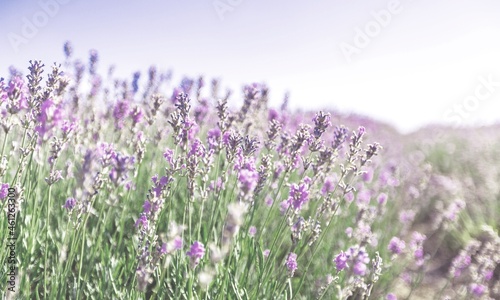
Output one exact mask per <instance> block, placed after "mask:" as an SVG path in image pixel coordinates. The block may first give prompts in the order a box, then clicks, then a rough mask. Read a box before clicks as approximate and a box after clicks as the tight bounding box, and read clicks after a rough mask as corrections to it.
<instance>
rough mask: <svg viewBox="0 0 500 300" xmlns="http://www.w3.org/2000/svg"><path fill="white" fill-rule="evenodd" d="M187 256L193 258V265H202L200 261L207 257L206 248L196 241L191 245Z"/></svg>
mask: <svg viewBox="0 0 500 300" xmlns="http://www.w3.org/2000/svg"><path fill="white" fill-rule="evenodd" d="M186 254H187V256H189V257H190V258H191V263H192V264H193V265H194V266H197V265H198V264H199V263H200V259H201V258H202V257H203V256H204V255H205V246H204V245H203V244H202V243H200V242H198V241H196V242H194V243H193V244H192V245H191V248H190V249H189V251H188V252H186Z"/></svg>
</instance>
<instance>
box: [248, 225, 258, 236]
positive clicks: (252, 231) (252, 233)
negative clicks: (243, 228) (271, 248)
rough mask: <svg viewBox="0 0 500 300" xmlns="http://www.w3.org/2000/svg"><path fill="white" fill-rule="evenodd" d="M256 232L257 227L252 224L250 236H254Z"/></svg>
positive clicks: (249, 231)
mask: <svg viewBox="0 0 500 300" xmlns="http://www.w3.org/2000/svg"><path fill="white" fill-rule="evenodd" d="M255 234H257V228H256V227H255V226H250V228H249V229H248V235H249V236H250V237H254V236H255Z"/></svg>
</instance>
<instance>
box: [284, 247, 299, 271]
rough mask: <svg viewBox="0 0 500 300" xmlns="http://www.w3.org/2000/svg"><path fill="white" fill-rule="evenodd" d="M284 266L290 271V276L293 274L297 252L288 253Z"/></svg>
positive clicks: (295, 268)
mask: <svg viewBox="0 0 500 300" xmlns="http://www.w3.org/2000/svg"><path fill="white" fill-rule="evenodd" d="M286 267H287V269H288V271H289V272H290V274H291V275H290V276H293V274H294V273H295V270H297V254H295V253H293V252H291V253H290V254H288V258H287V259H286Z"/></svg>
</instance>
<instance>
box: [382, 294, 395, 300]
mask: <svg viewBox="0 0 500 300" xmlns="http://www.w3.org/2000/svg"><path fill="white" fill-rule="evenodd" d="M385 299H387V300H398V297H396V295H394V294H393V293H389V294H387V296H386V297H385Z"/></svg>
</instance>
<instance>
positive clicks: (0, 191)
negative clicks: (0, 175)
mask: <svg viewBox="0 0 500 300" xmlns="http://www.w3.org/2000/svg"><path fill="white" fill-rule="evenodd" d="M8 194H9V184H8V183H2V184H0V200H3V199H5V198H7V195H8Z"/></svg>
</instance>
